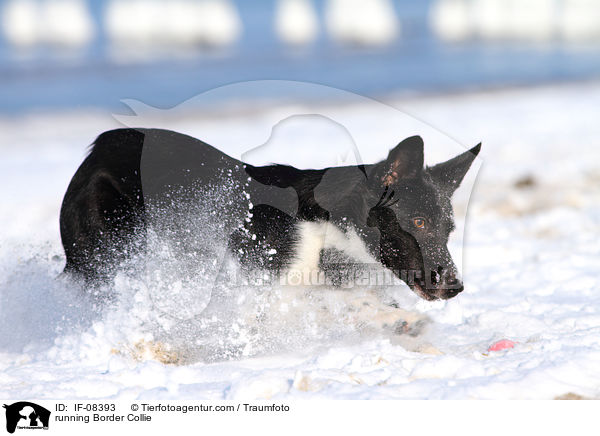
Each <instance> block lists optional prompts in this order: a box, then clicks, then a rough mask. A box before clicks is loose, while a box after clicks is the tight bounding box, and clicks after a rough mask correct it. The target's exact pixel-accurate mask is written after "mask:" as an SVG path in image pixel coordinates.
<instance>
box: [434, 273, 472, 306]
mask: <svg viewBox="0 0 600 436" xmlns="http://www.w3.org/2000/svg"><path fill="white" fill-rule="evenodd" d="M431 282H432V285H433V287H434V288H435V289H436V291H435V296H436V297H438V298H441V299H443V300H447V299H449V298H452V297H456V296H457V295H458V294H460V293H461V292H462V291H463V290H464V289H465V288H464V286H463V284H462V282H461V281H460V279H459V278H458V275H457V272H456V269H455V268H448V269H443V268H442V267H438V269H437V271H432V274H431Z"/></svg>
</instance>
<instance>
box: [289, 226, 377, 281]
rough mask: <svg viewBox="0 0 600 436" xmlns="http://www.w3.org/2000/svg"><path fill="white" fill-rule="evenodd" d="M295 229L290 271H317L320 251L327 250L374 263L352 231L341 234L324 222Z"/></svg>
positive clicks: (336, 228)
mask: <svg viewBox="0 0 600 436" xmlns="http://www.w3.org/2000/svg"><path fill="white" fill-rule="evenodd" d="M297 229H298V241H297V242H296V252H295V254H294V258H293V260H292V263H291V265H290V267H289V270H290V271H298V272H312V271H316V270H318V269H319V259H320V256H321V251H322V250H324V249H328V248H334V249H336V250H339V251H341V252H343V253H345V254H346V255H347V256H349V257H351V258H352V259H355V260H357V261H359V262H364V263H375V262H376V261H375V259H374V258H373V256H372V255H371V254H370V253H369V251H368V250H367V247H366V245H365V243H364V242H363V240H362V239H361V238H360V236H358V234H357V233H356V232H355V231H354V230H349V231H348V232H343V231H342V230H340V229H339V228H338V227H337V226H335V225H334V224H331V223H329V222H324V221H319V222H312V221H303V222H301V223H300V224H298V228H297Z"/></svg>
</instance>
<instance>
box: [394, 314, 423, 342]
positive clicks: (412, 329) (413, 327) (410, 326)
mask: <svg viewBox="0 0 600 436" xmlns="http://www.w3.org/2000/svg"><path fill="white" fill-rule="evenodd" d="M427 324H429V319H428V318H425V317H423V318H421V319H417V320H415V321H413V322H410V323H409V322H408V321H405V320H400V321H398V322H396V324H394V333H395V334H397V335H409V336H412V337H416V336H419V335H420V334H421V333H423V330H424V329H425V327H426V326H427Z"/></svg>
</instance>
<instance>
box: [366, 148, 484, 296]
mask: <svg viewBox="0 0 600 436" xmlns="http://www.w3.org/2000/svg"><path fill="white" fill-rule="evenodd" d="M480 147H481V144H479V145H477V146H476V147H474V148H472V149H471V150H469V151H467V152H465V153H463V154H461V155H459V156H456V157H455V158H453V159H451V160H449V161H447V162H444V163H440V164H438V165H435V166H434V167H431V168H423V164H424V162H423V140H422V139H421V138H420V137H418V136H413V137H411V138H408V139H405V140H404V141H402V142H401V143H400V144H398V145H397V146H396V147H395V148H394V149H392V150H391V151H390V153H389V155H388V157H387V159H386V160H384V161H382V162H379V163H378V164H376V165H374V166H373V167H372V168H371V169H370V171H369V191H370V193H371V195H372V196H373V199H374V201H376V204H375V206H374V207H371V208H370V210H369V213H368V219H367V224H368V225H369V226H371V227H376V228H377V229H378V230H379V234H380V241H379V251H380V252H379V254H380V258H381V261H382V263H383V264H384V265H385V266H386V267H387V268H389V269H391V270H392V271H393V272H394V273H395V274H396V275H398V277H399V278H401V279H402V280H403V281H404V282H406V283H407V284H408V285H409V286H410V287H411V289H413V291H415V292H416V293H417V294H418V295H419V296H420V297H422V298H424V299H426V300H436V299H448V298H452V297H454V296H456V295H458V294H459V293H460V292H461V291H462V290H463V284H462V281H461V280H460V278H459V276H458V271H457V268H456V265H455V264H454V261H453V260H452V257H451V256H450V252H449V251H448V238H449V236H450V233H451V232H452V231H453V230H454V214H453V210H452V205H451V198H452V195H453V193H454V191H455V190H456V189H457V188H458V186H459V185H460V183H461V182H462V180H463V178H464V176H465V174H466V173H467V171H468V170H469V168H470V166H471V164H472V163H473V160H474V159H475V157H476V156H477V154H478V153H479V150H480ZM377 199H378V200H377Z"/></svg>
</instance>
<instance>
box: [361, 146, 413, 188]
mask: <svg viewBox="0 0 600 436" xmlns="http://www.w3.org/2000/svg"><path fill="white" fill-rule="evenodd" d="M422 171H423V139H422V138H421V137H420V136H411V137H410V138H406V139H405V140H404V141H402V142H401V143H399V144H398V145H397V146H396V147H394V148H393V149H392V150H390V153H389V154H388V157H387V159H386V160H384V161H382V162H379V163H378V164H377V165H375V171H374V172H373V173H372V174H373V177H374V178H375V180H374V181H375V182H376V183H378V184H381V185H383V186H390V185H392V184H393V183H395V182H397V181H398V180H400V179H414V178H416V177H417V176H418V175H419V174H420V173H421V172H422Z"/></svg>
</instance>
